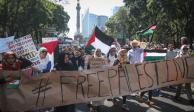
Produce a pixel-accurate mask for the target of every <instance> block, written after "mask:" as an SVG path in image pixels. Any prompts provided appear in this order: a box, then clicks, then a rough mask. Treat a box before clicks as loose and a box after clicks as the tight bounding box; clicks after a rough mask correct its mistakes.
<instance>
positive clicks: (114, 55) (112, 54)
mask: <svg viewBox="0 0 194 112" xmlns="http://www.w3.org/2000/svg"><path fill="white" fill-rule="evenodd" d="M116 59H117V50H116V46H115V45H111V47H110V50H109V52H108V54H107V60H108V65H109V66H110V67H111V66H113V64H114V62H115V60H116Z"/></svg>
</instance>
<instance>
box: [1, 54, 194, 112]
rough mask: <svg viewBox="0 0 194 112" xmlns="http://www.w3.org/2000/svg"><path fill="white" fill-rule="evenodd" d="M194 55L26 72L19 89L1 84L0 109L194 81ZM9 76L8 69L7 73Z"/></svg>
mask: <svg viewBox="0 0 194 112" xmlns="http://www.w3.org/2000/svg"><path fill="white" fill-rule="evenodd" d="M193 62H194V57H188V58H178V59H174V60H167V61H157V62H147V63H141V64H127V65H123V66H122V67H121V66H115V67H111V68H106V69H93V70H88V71H82V72H78V71H56V72H51V73H47V74H43V75H42V76H40V77H32V78H29V77H28V78H27V77H26V75H22V77H21V84H20V86H19V87H18V88H17V89H7V88H5V87H4V86H5V85H1V86H0V91H1V94H0V109H1V110H3V111H8V110H9V111H24V110H31V109H35V108H42V107H54V106H62V105H68V104H74V103H82V102H88V101H97V100H102V99H107V98H110V97H117V96H123V95H129V94H131V93H134V92H142V91H147V90H152V89H156V88H160V87H165V86H169V85H174V84H181V83H186V82H193V81H194V69H193V68H194V63H193ZM0 74H3V76H4V77H6V72H5V71H4V72H3V73H0Z"/></svg>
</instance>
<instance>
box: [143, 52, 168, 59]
mask: <svg viewBox="0 0 194 112" xmlns="http://www.w3.org/2000/svg"><path fill="white" fill-rule="evenodd" d="M166 53H167V51H166V50H144V61H156V60H165V58H166Z"/></svg>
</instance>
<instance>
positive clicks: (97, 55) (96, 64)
mask: <svg viewBox="0 0 194 112" xmlns="http://www.w3.org/2000/svg"><path fill="white" fill-rule="evenodd" d="M105 64H106V59H105V58H104V57H103V56H102V52H101V50H100V49H96V50H95V51H94V56H92V57H91V58H90V59H89V61H88V68H87V69H98V68H103V67H104V65H105ZM103 104H104V101H91V102H90V104H89V108H90V109H91V110H92V111H94V112H99V111H100V106H101V105H103Z"/></svg>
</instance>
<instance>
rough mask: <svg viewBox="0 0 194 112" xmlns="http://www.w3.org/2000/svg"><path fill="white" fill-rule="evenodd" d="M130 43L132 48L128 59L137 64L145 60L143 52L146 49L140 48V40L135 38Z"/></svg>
mask: <svg viewBox="0 0 194 112" xmlns="http://www.w3.org/2000/svg"><path fill="white" fill-rule="evenodd" d="M130 45H131V47H132V49H131V50H129V51H128V53H127V54H128V59H129V63H130V64H136V63H141V62H143V59H144V58H143V52H144V49H142V48H140V47H139V45H140V42H139V41H137V40H133V41H131V42H130Z"/></svg>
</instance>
